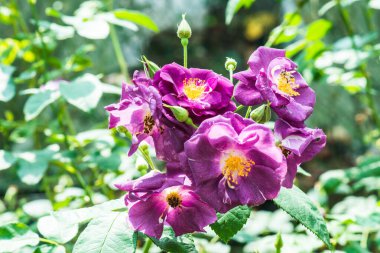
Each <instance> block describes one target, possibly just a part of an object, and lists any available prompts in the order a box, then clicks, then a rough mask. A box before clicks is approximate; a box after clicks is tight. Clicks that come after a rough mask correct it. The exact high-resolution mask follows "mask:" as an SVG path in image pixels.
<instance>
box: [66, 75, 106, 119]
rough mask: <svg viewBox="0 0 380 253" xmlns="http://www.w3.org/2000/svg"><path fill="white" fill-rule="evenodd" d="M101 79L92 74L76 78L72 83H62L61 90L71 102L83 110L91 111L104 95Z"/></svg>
mask: <svg viewBox="0 0 380 253" xmlns="http://www.w3.org/2000/svg"><path fill="white" fill-rule="evenodd" d="M100 86H101V84H100V81H99V79H98V78H97V77H96V76H94V75H91V74H85V75H84V76H83V77H80V78H77V79H75V80H74V81H73V82H70V83H67V84H66V83H62V84H61V85H60V91H61V94H62V96H63V97H64V98H65V99H66V100H67V102H69V103H70V104H72V105H74V106H76V107H78V108H79V109H81V110H82V111H85V112H89V111H90V110H91V109H93V108H95V107H96V106H97V104H98V102H99V100H100V97H101V96H102V89H101V87H100Z"/></svg>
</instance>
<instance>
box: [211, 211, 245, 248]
mask: <svg viewBox="0 0 380 253" xmlns="http://www.w3.org/2000/svg"><path fill="white" fill-rule="evenodd" d="M217 215H218V220H217V221H216V222H215V223H214V224H211V228H212V230H214V231H215V233H216V234H217V235H218V236H219V237H220V239H222V240H223V241H224V242H225V243H227V242H228V241H229V240H230V239H231V238H232V237H233V236H234V235H235V234H236V233H237V232H239V231H240V230H241V229H242V228H243V226H244V224H245V223H246V222H247V220H248V218H249V216H250V215H251V209H250V208H249V207H248V206H237V207H235V208H233V209H231V210H230V211H228V212H227V213H225V214H219V213H218V214H217Z"/></svg>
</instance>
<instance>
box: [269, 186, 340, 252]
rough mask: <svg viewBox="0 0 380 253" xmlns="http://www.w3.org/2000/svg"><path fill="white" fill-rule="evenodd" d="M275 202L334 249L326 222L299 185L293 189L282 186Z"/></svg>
mask: <svg viewBox="0 0 380 253" xmlns="http://www.w3.org/2000/svg"><path fill="white" fill-rule="evenodd" d="M273 201H274V203H275V204H276V205H277V206H279V207H280V208H281V209H282V210H284V211H285V212H287V213H288V214H289V215H290V216H291V217H293V218H294V219H295V220H297V221H298V222H300V223H301V224H302V225H304V226H305V227H306V228H307V229H309V230H310V231H311V232H313V233H314V234H315V235H316V236H317V237H318V238H319V239H320V240H321V241H322V242H324V243H325V244H326V246H327V247H328V248H329V249H330V250H332V249H333V247H332V245H331V243H330V235H329V232H328V231H327V227H326V222H325V220H324V219H323V216H322V214H321V213H320V212H319V210H318V208H317V207H316V206H315V205H314V203H313V202H312V201H311V200H310V199H309V197H308V196H307V195H306V194H305V193H304V192H303V191H301V190H300V189H299V188H298V187H297V186H293V188H291V189H287V188H282V189H281V191H280V194H279V195H278V197H277V198H275V199H274V200H273Z"/></svg>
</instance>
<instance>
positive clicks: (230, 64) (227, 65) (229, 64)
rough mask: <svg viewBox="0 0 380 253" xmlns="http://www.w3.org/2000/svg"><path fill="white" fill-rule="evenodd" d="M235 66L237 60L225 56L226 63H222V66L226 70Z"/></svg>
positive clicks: (233, 68)
mask: <svg viewBox="0 0 380 253" xmlns="http://www.w3.org/2000/svg"><path fill="white" fill-rule="evenodd" d="M236 66H237V62H236V61H235V60H234V59H232V58H229V57H227V60H226V63H225V64H224V67H225V68H226V70H228V71H230V70H232V71H234V70H235V69H236Z"/></svg>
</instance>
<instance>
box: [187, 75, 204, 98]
mask: <svg viewBox="0 0 380 253" xmlns="http://www.w3.org/2000/svg"><path fill="white" fill-rule="evenodd" d="M205 90H206V82H205V81H204V80H202V79H199V78H189V79H187V78H185V79H184V80H183V92H184V93H185V95H186V96H187V97H188V98H189V99H191V100H195V99H197V98H199V97H200V96H202V94H203V93H204V91H205Z"/></svg>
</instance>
